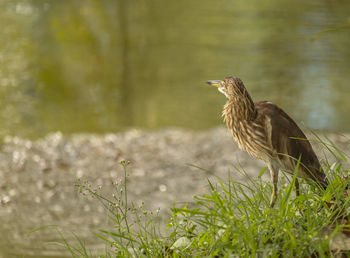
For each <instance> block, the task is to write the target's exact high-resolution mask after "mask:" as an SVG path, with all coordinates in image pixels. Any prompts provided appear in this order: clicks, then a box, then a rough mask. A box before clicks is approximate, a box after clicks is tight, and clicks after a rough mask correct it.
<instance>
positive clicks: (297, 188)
mask: <svg viewBox="0 0 350 258" xmlns="http://www.w3.org/2000/svg"><path fill="white" fill-rule="evenodd" d="M295 193H296V195H297V196H299V195H300V186H299V180H298V178H296V179H295Z"/></svg>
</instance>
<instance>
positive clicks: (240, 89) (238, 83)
mask: <svg viewBox="0 0 350 258" xmlns="http://www.w3.org/2000/svg"><path fill="white" fill-rule="evenodd" d="M206 83H208V84H209V85H211V86H214V87H217V88H218V90H219V91H220V92H221V93H222V94H224V95H225V96H226V97H227V98H228V99H230V98H234V97H239V96H245V95H246V94H247V90H246V88H245V87H244V84H243V82H242V80H241V79H239V78H237V77H232V76H229V77H225V78H224V79H223V80H214V81H207V82H206Z"/></svg>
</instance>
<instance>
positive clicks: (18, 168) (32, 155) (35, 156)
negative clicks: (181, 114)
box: [0, 127, 350, 257]
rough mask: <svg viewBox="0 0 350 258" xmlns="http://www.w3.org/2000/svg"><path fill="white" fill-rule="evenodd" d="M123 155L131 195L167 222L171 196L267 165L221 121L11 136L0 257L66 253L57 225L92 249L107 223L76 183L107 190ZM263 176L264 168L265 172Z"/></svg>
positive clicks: (339, 139) (346, 142) (1, 158)
mask: <svg viewBox="0 0 350 258" xmlns="http://www.w3.org/2000/svg"><path fill="white" fill-rule="evenodd" d="M327 137H329V138H330V139H331V140H332V141H333V142H334V143H335V145H336V146H339V147H340V148H341V149H343V150H344V151H345V153H346V151H348V150H349V149H350V134H332V133H328V134H327ZM315 149H316V152H317V154H318V156H319V157H320V158H322V157H324V158H326V157H327V158H328V159H330V162H332V158H330V155H329V154H328V153H326V154H325V153H323V149H324V148H321V147H320V146H319V145H316V146H315ZM122 160H128V161H130V162H131V165H130V166H129V167H128V177H127V186H128V198H129V200H130V202H133V203H135V204H136V205H139V204H141V203H142V202H143V203H144V205H145V208H146V209H148V210H151V211H156V210H157V209H158V208H160V215H161V218H163V220H164V221H166V219H167V218H168V217H169V214H170V209H169V208H170V207H172V206H173V205H174V202H176V203H177V205H179V206H182V205H183V203H187V202H191V201H192V200H193V198H192V197H193V196H194V195H199V194H203V193H205V192H206V191H207V190H208V182H207V179H208V178H209V179H212V180H214V179H215V177H216V176H218V177H220V178H222V179H223V180H225V178H227V175H228V173H230V174H231V176H232V177H233V178H234V179H235V180H242V181H244V180H246V177H245V176H244V175H243V174H242V173H238V172H237V169H236V168H242V169H244V170H245V171H246V173H247V174H248V175H250V176H252V177H253V178H254V177H257V176H258V175H259V173H260V171H261V169H262V168H264V167H265V165H264V163H262V162H261V161H259V160H257V159H255V158H252V157H250V156H248V155H247V154H246V153H245V152H242V151H240V150H239V149H238V148H237V146H236V144H235V143H234V142H233V140H232V137H231V135H230V133H229V132H228V131H227V130H226V129H225V128H223V127H219V128H215V129H212V130H209V131H205V132H193V131H186V130H181V129H166V130H161V131H152V132H147V131H142V130H136V129H133V130H129V131H126V132H123V133H117V134H105V135H95V134H77V135H71V136H65V135H62V134H61V133H59V132H57V133H52V134H50V135H47V136H46V137H44V138H42V139H38V140H35V141H31V140H27V139H21V138H19V137H10V136H8V137H6V138H5V139H4V142H3V145H2V147H1V151H0V221H1V223H0V231H1V234H0V257H17V256H21V257H23V256H24V257H31V256H32V257H41V256H47V257H48V256H50V257H62V256H65V255H69V254H68V252H67V249H66V248H65V247H62V246H60V245H58V244H57V243H56V244H55V243H52V242H55V241H57V240H59V239H60V234H59V232H58V231H57V230H59V231H60V232H63V234H64V236H65V237H66V238H67V239H68V240H74V235H73V233H74V234H76V235H77V236H78V237H79V238H80V239H82V240H84V241H85V243H86V245H87V247H88V248H89V247H91V248H93V249H95V250H97V249H98V248H99V247H100V245H99V244H98V243H97V242H96V239H97V238H96V237H95V236H94V235H93V233H92V232H96V231H97V230H98V229H101V228H108V227H109V224H108V223H109V222H108V219H107V217H106V211H105V209H104V208H103V207H102V205H100V204H99V203H98V202H97V201H96V200H95V199H92V198H89V197H87V196H84V195H82V194H80V193H79V191H78V188H77V187H76V186H75V185H76V184H77V183H78V182H79V180H80V181H89V182H91V184H92V185H95V186H98V185H101V186H102V189H101V191H102V193H103V194H104V195H107V196H111V195H112V193H113V191H114V186H113V184H112V183H113V182H116V181H118V180H120V179H123V177H124V172H123V167H122V166H121V164H120V161H122ZM198 167H200V168H202V169H199V168H198ZM268 176H269V175H268V173H265V175H264V178H265V179H268V178H269V177H268ZM49 225H54V226H49ZM40 227H43V228H41V229H40V230H38V231H35V232H32V231H33V230H35V229H38V228H40ZM31 232H32V233H31Z"/></svg>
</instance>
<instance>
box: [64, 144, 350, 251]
mask: <svg viewBox="0 0 350 258" xmlns="http://www.w3.org/2000/svg"><path fill="white" fill-rule="evenodd" d="M318 140H319V141H321V143H322V144H323V145H324V146H325V149H326V150H328V151H329V152H330V153H332V155H333V156H334V157H335V160H336V162H334V163H332V164H329V163H328V161H327V160H326V161H325V162H324V164H323V167H324V169H325V171H326V173H327V175H328V178H329V180H330V182H331V184H330V186H329V187H328V188H327V190H326V191H321V190H319V189H318V188H316V187H314V186H310V185H308V184H306V183H305V182H304V184H302V187H301V194H300V195H299V196H295V194H294V189H293V187H294V183H295V176H294V177H292V178H291V179H290V178H288V177H282V178H281V179H280V185H279V192H278V198H277V203H276V205H275V207H274V208H270V207H269V198H270V195H271V190H272V187H271V183H270V182H264V181H262V179H261V177H262V175H263V174H264V173H265V172H266V173H268V171H267V170H266V169H264V170H262V171H261V173H260V175H259V176H258V177H256V178H250V177H248V176H247V182H246V183H241V182H237V181H233V180H232V178H231V176H230V175H231V173H230V172H229V173H228V176H227V179H225V180H223V179H219V178H218V179H217V180H215V183H214V182H211V181H208V184H209V187H210V190H209V192H208V193H207V194H205V195H201V196H197V197H195V199H194V202H195V205H191V207H187V206H184V207H174V208H173V209H172V216H171V218H170V220H169V221H168V223H167V229H168V230H167V231H166V232H165V233H162V232H160V230H159V228H160V225H159V213H158V212H155V213H151V212H148V211H146V210H144V208H143V207H142V206H141V207H135V205H134V204H132V203H129V202H128V200H127V191H128V189H127V182H126V181H125V180H124V181H120V182H119V183H116V184H115V187H116V193H117V194H116V195H114V196H113V197H112V198H111V199H108V198H106V197H105V196H102V195H101V194H100V193H99V190H98V189H95V188H94V187H93V186H91V185H90V184H88V183H79V188H80V191H81V192H82V193H84V194H89V195H92V196H93V197H95V198H96V199H98V200H99V201H100V202H101V203H102V204H103V205H104V207H105V209H106V210H107V211H108V214H109V218H110V219H111V220H112V221H113V223H114V226H113V228H109V229H107V230H100V231H99V232H98V233H96V236H97V237H98V238H100V239H102V240H104V241H105V242H106V250H105V252H104V253H103V254H101V256H102V257H131V256H136V257H206V256H208V257H281V256H283V257H329V256H330V255H333V254H336V253H337V252H338V253H339V252H343V253H346V251H347V250H335V247H334V243H333V239H334V237H335V236H341V239H343V240H344V241H346V240H347V237H346V235H345V234H343V233H342V232H344V233H346V234H347V229H348V228H349V227H350V226H349V225H348V224H349V222H348V215H349V214H350V206H349V201H350V197H349V196H348V195H347V186H348V184H349V180H348V179H347V178H346V177H345V176H347V175H348V172H349V171H348V170H346V169H344V168H343V166H342V163H344V162H346V155H344V154H343V153H342V152H341V151H340V150H339V149H337V148H336V147H335V146H334V144H332V143H331V142H330V141H328V139H326V141H323V140H321V139H320V138H318ZM122 166H123V167H124V173H125V177H124V178H126V176H127V169H128V163H127V162H122ZM235 173H237V172H236V171H235ZM242 173H243V172H242ZM349 230H350V229H349ZM65 245H66V246H67V248H68V249H69V250H70V252H71V254H72V256H76V257H81V256H82V257H87V256H89V255H88V252H87V251H86V248H85V247H84V246H82V244H81V242H77V243H75V244H73V243H68V242H65ZM345 249H346V248H345ZM349 249H350V246H349Z"/></svg>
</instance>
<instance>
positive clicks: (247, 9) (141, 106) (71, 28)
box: [0, 0, 350, 253]
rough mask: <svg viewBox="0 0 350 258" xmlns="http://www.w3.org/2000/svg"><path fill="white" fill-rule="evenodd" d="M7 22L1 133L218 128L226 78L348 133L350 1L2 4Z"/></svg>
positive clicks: (313, 124) (0, 13) (299, 117)
mask: <svg viewBox="0 0 350 258" xmlns="http://www.w3.org/2000/svg"><path fill="white" fill-rule="evenodd" d="M0 24H1V28H2V33H1V34H0V119H1V123H0V137H2V136H5V135H8V134H11V135H18V136H22V137H29V138H37V137H41V136H43V135H45V134H47V133H48V132H52V131H62V132H63V133H68V134H69V133H76V132H97V133H104V132H118V131H122V130H125V129H127V128H130V127H139V128H145V129H156V128H164V127H173V126H176V127H185V128H190V129H198V130H199V129H207V128H211V127H215V126H217V125H220V124H222V119H221V108H222V105H223V104H224V102H225V99H224V97H223V95H222V94H219V93H218V92H217V91H216V90H215V89H214V88H210V87H209V86H208V85H206V84H205V83H204V82H205V81H207V80H212V79H221V78H223V77H224V76H227V75H235V76H238V77H240V78H242V80H243V81H244V82H245V85H246V87H247V88H248V90H249V92H250V93H251V95H252V97H253V99H254V100H270V101H272V102H274V103H276V104H278V105H280V106H281V107H282V108H283V109H284V110H285V111H287V113H289V114H290V115H291V116H292V117H293V118H294V119H295V120H296V121H298V123H300V124H302V125H303V126H305V127H309V128H312V129H323V130H329V131H341V132H344V131H350V116H349V110H350V101H349V99H350V85H349V81H350V73H349V67H350V47H349V46H350V30H349V28H350V2H349V1H328V0H323V1H301V0H285V1H280V0H269V1H258V0H249V1H243V0H241V1H233V0H221V1H211V0H202V1H198V0H197V1H194V0H186V1H185V0H177V1H164V0H147V1H146V0H124V1H123V0H119V1H116V0H89V1H78V0H74V1H64V0H56V1H52V0H31V1H30V0H21V1H18V0H0ZM325 30H328V31H327V33H320V32H324V31H325ZM20 253H21V252H20Z"/></svg>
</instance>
